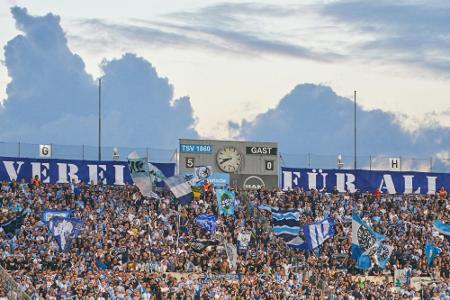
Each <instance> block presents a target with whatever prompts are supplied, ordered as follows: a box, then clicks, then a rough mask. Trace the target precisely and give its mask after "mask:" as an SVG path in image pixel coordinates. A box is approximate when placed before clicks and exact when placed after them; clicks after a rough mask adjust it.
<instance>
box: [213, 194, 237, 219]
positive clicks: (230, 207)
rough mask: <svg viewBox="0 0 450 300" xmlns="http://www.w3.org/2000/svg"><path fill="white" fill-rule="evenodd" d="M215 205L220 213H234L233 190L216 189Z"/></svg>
mask: <svg viewBox="0 0 450 300" xmlns="http://www.w3.org/2000/svg"><path fill="white" fill-rule="evenodd" d="M216 197H217V205H218V206H219V213H220V214H221V215H232V214H234V192H232V191H228V190H222V189H218V190H216Z"/></svg>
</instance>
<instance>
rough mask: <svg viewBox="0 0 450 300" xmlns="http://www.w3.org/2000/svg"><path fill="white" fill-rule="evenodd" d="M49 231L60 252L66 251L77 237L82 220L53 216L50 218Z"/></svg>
mask: <svg viewBox="0 0 450 300" xmlns="http://www.w3.org/2000/svg"><path fill="white" fill-rule="evenodd" d="M50 223H51V224H52V225H51V228H52V229H51V233H52V235H53V238H54V239H55V240H56V242H57V243H58V246H59V248H60V249H61V251H62V252H67V251H68V250H70V247H71V246H72V241H73V240H74V239H76V238H77V237H78V235H79V234H80V231H81V230H82V228H83V222H82V221H81V220H79V219H75V218H65V217H53V218H52V219H51V220H50Z"/></svg>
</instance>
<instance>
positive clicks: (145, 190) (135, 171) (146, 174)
mask: <svg viewBox="0 0 450 300" xmlns="http://www.w3.org/2000/svg"><path fill="white" fill-rule="evenodd" d="M128 168H129V169H130V174H131V178H132V179H133V182H134V184H135V185H136V186H137V187H138V188H139V191H140V192H141V194H142V195H144V196H147V197H155V193H153V183H152V178H151V176H150V170H149V165H148V162H147V158H141V157H139V156H138V154H137V153H136V152H131V153H130V154H129V155H128Z"/></svg>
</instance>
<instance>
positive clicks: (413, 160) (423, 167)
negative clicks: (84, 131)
mask: <svg viewBox="0 0 450 300" xmlns="http://www.w3.org/2000/svg"><path fill="white" fill-rule="evenodd" d="M51 148H52V155H51V158H55V159H74V160H98V152H99V151H98V147H97V146H89V145H60V144H51ZM114 148H116V149H117V150H118V153H119V160H121V161H125V160H126V159H127V156H128V154H129V153H131V152H132V151H136V152H137V153H138V155H139V156H141V157H148V158H149V160H150V161H154V162H176V159H177V149H158V148H153V147H122V146H117V147H112V146H103V147H102V148H101V157H102V160H112V156H113V150H114ZM0 156H4V157H21V158H40V155H39V144H32V143H22V142H17V143H11V142H0ZM337 157H338V155H337V154H336V155H322V154H314V153H303V154H302V153H300V154H299V153H293V154H291V153H284V152H280V165H281V166H283V167H298V168H317V169H335V168H337ZM393 157H395V158H399V159H400V171H423V172H450V158H447V159H446V158H442V157H439V158H438V157H431V156H429V157H413V156H404V155H394V154H393V155H392V156H382V155H361V156H357V162H358V168H359V169H365V170H389V169H390V168H389V158H393ZM341 160H342V162H343V166H342V168H343V169H352V168H353V160H354V157H353V156H350V155H341Z"/></svg>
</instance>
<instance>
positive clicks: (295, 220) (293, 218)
mask: <svg viewBox="0 0 450 300" xmlns="http://www.w3.org/2000/svg"><path fill="white" fill-rule="evenodd" d="M299 220H300V213H299V212H294V211H287V212H280V213H275V212H272V225H273V227H272V231H273V233H274V234H275V235H278V236H281V237H282V238H286V239H289V238H292V237H295V236H298V233H299V232H300V221H299Z"/></svg>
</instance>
